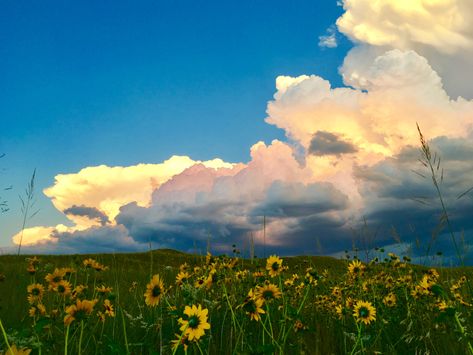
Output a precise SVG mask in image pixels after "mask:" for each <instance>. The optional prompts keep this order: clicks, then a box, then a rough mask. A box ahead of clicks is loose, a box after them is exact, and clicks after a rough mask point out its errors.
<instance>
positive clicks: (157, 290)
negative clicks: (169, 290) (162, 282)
mask: <svg viewBox="0 0 473 355" xmlns="http://www.w3.org/2000/svg"><path fill="white" fill-rule="evenodd" d="M160 294H161V288H160V287H159V286H154V288H153V297H158V296H159V295H160Z"/></svg>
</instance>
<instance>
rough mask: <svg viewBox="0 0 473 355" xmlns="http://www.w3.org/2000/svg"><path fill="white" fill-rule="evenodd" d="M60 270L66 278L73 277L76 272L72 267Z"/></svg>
mask: <svg viewBox="0 0 473 355" xmlns="http://www.w3.org/2000/svg"><path fill="white" fill-rule="evenodd" d="M59 270H60V271H61V272H63V273H64V276H66V277H69V276H71V275H72V274H73V273H75V272H76V270H75V269H73V268H71V267H63V268H61V269H59Z"/></svg>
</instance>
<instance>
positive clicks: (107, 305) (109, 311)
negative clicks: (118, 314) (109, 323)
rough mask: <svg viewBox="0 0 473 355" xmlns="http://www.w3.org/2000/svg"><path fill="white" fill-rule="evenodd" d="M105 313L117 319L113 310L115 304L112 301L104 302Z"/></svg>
mask: <svg viewBox="0 0 473 355" xmlns="http://www.w3.org/2000/svg"><path fill="white" fill-rule="evenodd" d="M103 308H104V313H105V314H106V315H107V316H109V317H112V318H113V317H115V310H114V309H113V304H112V303H111V302H110V300H108V299H107V300H105V301H103Z"/></svg>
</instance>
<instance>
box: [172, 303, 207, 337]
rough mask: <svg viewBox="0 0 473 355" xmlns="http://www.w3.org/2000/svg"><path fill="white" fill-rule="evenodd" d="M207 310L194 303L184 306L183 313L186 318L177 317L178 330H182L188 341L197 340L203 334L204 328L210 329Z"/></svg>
mask: <svg viewBox="0 0 473 355" xmlns="http://www.w3.org/2000/svg"><path fill="white" fill-rule="evenodd" d="M208 312H209V311H208V309H206V308H204V309H202V306H201V305H200V304H199V305H198V307H196V306H195V305H192V307H189V306H186V307H185V309H184V315H185V316H186V319H183V318H179V320H178V322H179V323H180V324H181V328H179V330H181V331H182V332H184V335H186V336H187V337H188V339H189V341H192V340H194V339H195V340H199V339H200V337H202V336H203V335H204V334H205V330H206V329H210V324H209V323H208V322H207V314H208Z"/></svg>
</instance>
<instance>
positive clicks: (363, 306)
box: [353, 301, 376, 325]
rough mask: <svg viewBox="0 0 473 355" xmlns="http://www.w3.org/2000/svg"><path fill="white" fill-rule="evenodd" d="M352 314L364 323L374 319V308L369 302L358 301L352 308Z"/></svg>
mask: <svg viewBox="0 0 473 355" xmlns="http://www.w3.org/2000/svg"><path fill="white" fill-rule="evenodd" d="M353 316H354V317H355V320H356V321H357V322H363V323H365V324H366V325H368V324H370V323H371V322H372V321H375V320H376V308H374V307H373V305H372V304H371V302H365V301H358V302H356V304H355V307H354V308H353Z"/></svg>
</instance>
